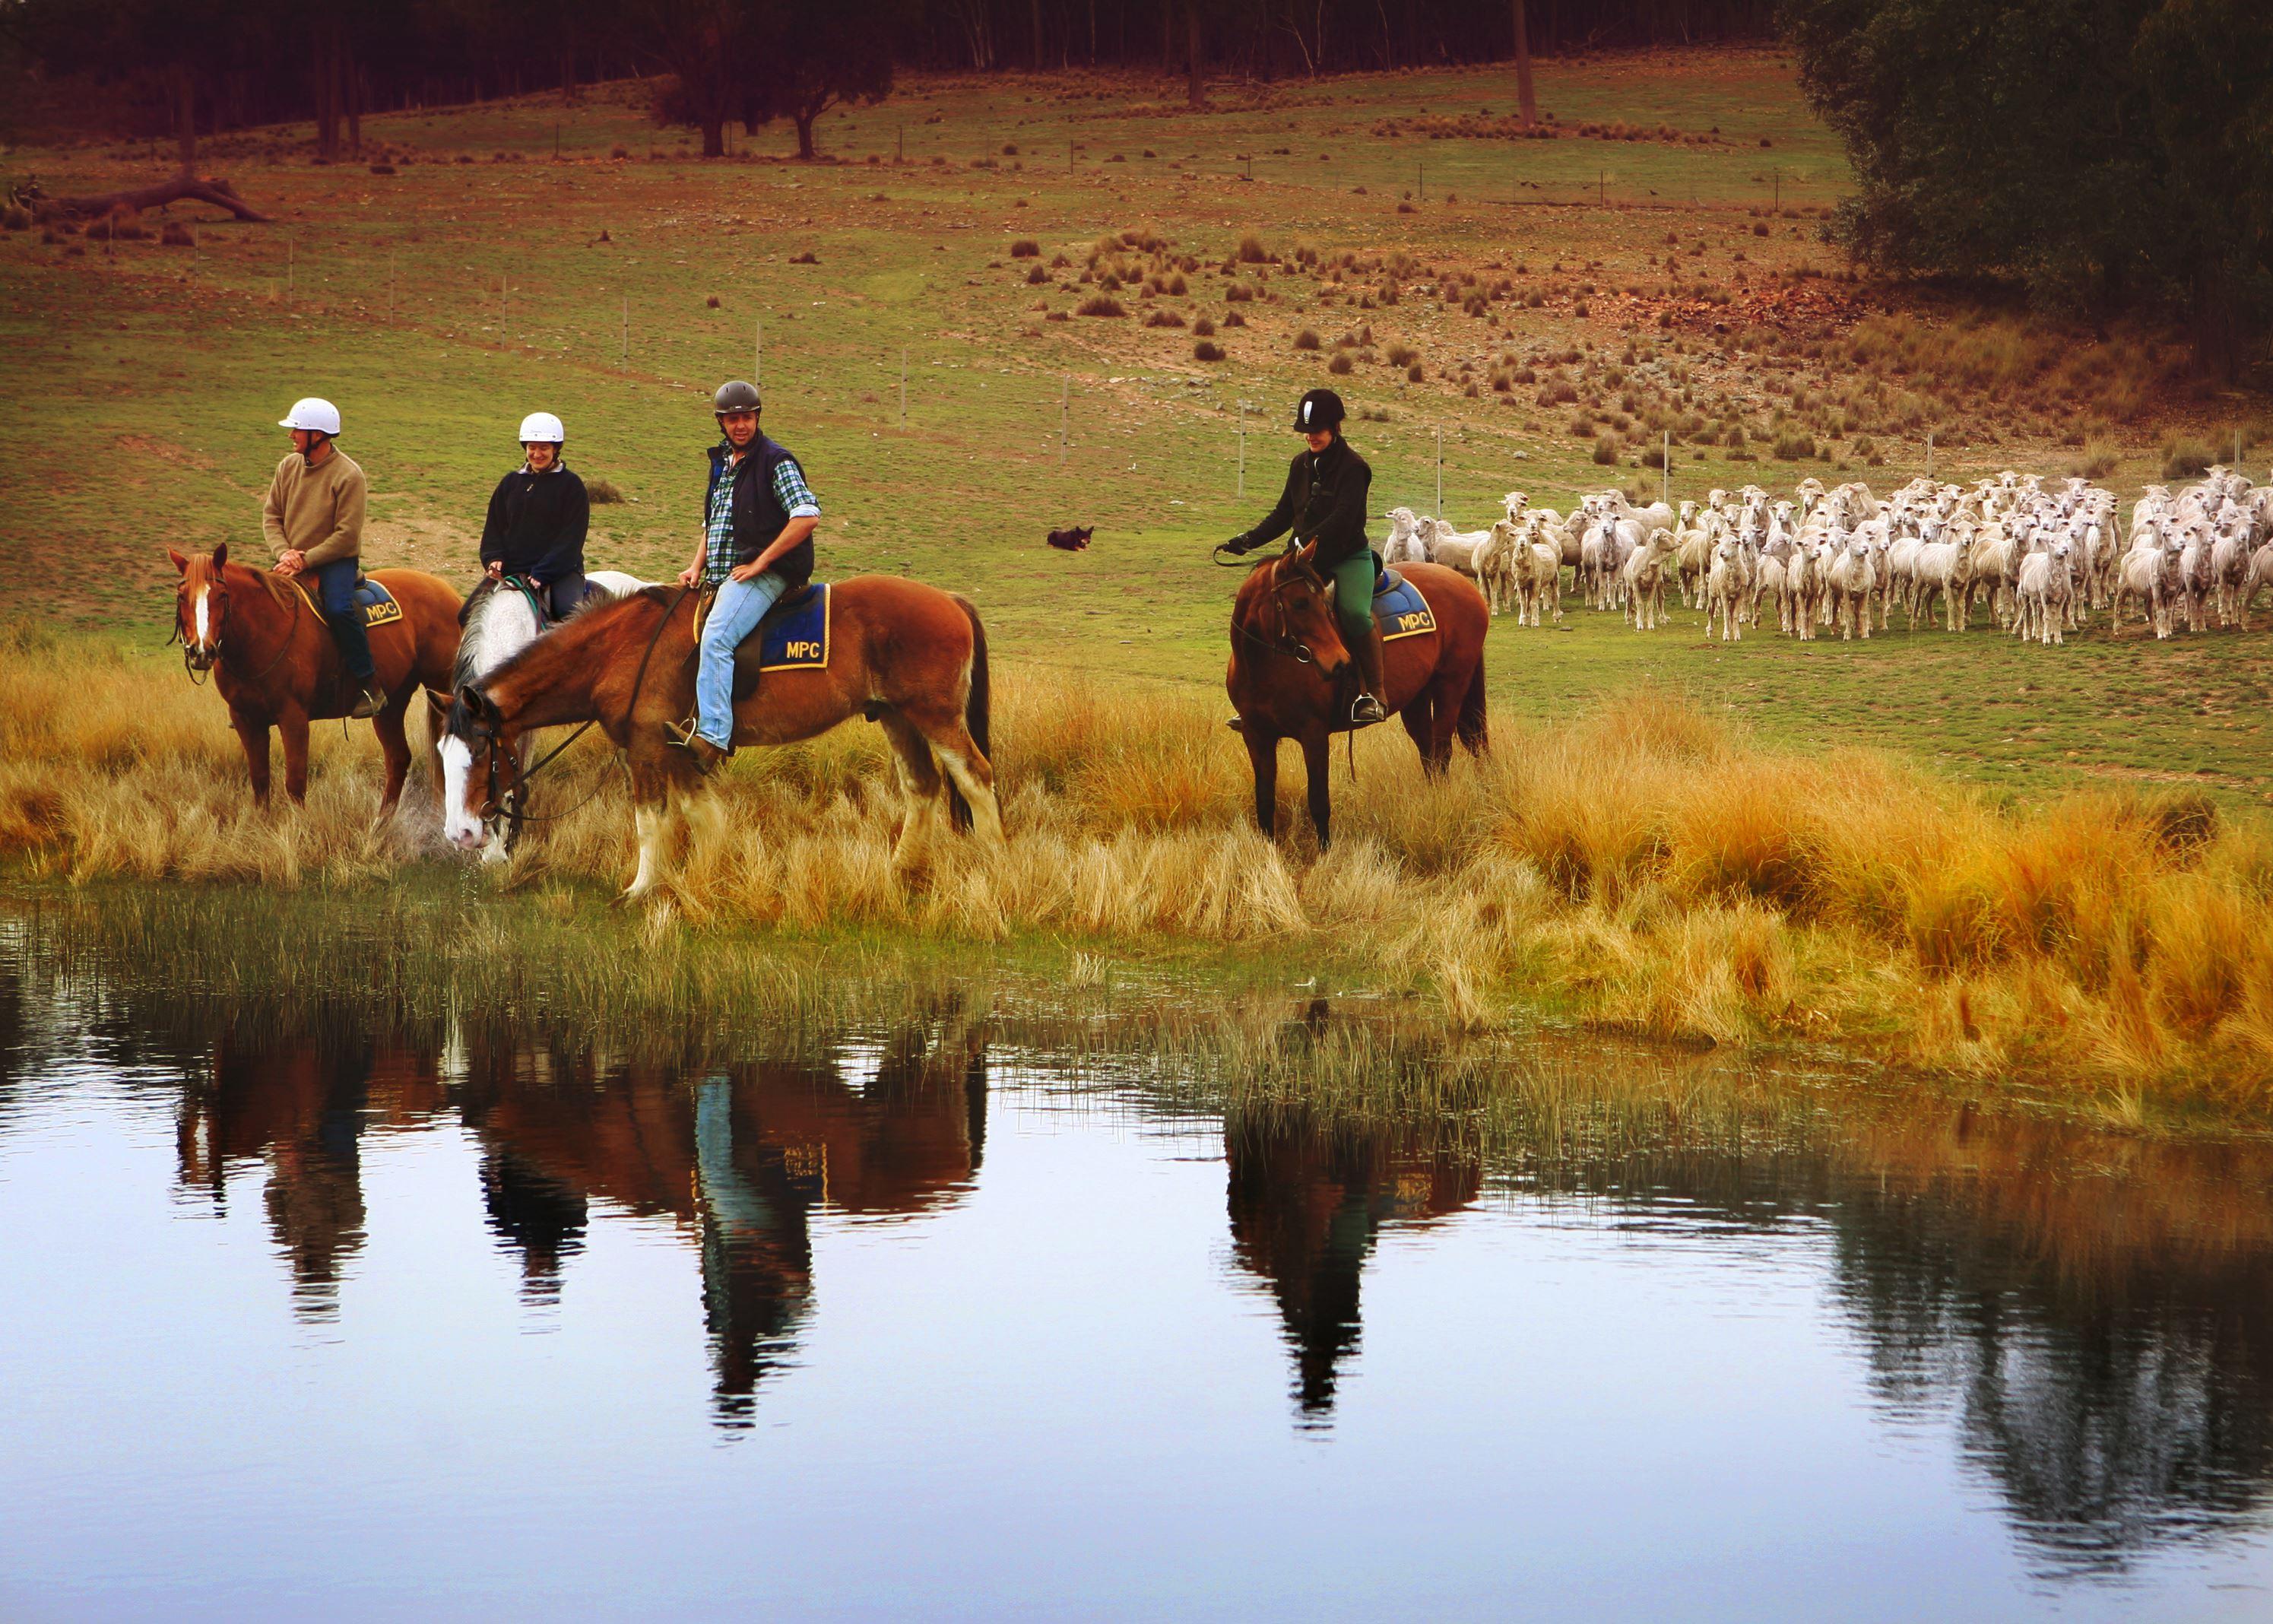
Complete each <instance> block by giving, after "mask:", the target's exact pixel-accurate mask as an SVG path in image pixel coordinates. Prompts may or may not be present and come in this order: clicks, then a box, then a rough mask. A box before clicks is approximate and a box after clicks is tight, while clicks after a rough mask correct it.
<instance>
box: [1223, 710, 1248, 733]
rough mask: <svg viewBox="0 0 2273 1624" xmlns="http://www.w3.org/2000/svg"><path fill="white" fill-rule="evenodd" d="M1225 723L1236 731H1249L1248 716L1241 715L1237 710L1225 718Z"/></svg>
mask: <svg viewBox="0 0 2273 1624" xmlns="http://www.w3.org/2000/svg"><path fill="white" fill-rule="evenodd" d="M1223 725H1224V726H1226V727H1228V728H1229V729H1231V731H1232V732H1234V733H1245V732H1246V731H1247V718H1245V717H1243V716H1242V715H1240V714H1239V713H1238V712H1237V711H1234V712H1232V714H1231V715H1229V716H1227V717H1226V718H1223Z"/></svg>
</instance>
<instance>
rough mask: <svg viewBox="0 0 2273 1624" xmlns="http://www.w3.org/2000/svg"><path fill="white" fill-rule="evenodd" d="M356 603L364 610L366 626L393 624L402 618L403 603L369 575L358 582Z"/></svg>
mask: <svg viewBox="0 0 2273 1624" xmlns="http://www.w3.org/2000/svg"><path fill="white" fill-rule="evenodd" d="M355 605H356V608H358V609H360V610H362V611H363V623H364V625H365V626H392V625H394V622H395V621H397V620H401V618H402V605H401V604H398V603H396V602H395V601H394V594H393V593H392V592H390V591H388V590H386V588H385V587H383V586H381V585H379V583H378V582H376V581H374V580H372V579H371V577H370V576H369V575H365V576H364V578H363V579H362V580H360V581H358V582H356V590H355Z"/></svg>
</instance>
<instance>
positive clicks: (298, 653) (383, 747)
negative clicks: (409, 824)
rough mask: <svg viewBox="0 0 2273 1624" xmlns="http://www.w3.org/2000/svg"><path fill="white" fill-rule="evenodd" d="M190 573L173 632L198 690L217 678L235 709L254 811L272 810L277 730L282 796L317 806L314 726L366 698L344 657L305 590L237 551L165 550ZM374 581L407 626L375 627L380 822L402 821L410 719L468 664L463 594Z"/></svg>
mask: <svg viewBox="0 0 2273 1624" xmlns="http://www.w3.org/2000/svg"><path fill="white" fill-rule="evenodd" d="M166 556H167V557H168V558H169V559H171V560H173V561H174V568H176V570H177V571H179V572H180V574H181V577H182V578H181V583H180V584H179V585H178V586H177V587H176V589H175V592H174V630H175V632H176V635H178V636H179V637H180V638H181V640H182V660H183V663H184V665H186V666H187V667H188V668H189V671H190V673H191V680H196V679H197V677H198V676H199V674H201V673H206V672H211V673H213V681H214V688H218V689H219V690H220V691H221V700H222V702H223V703H226V704H227V705H228V706H229V726H231V727H232V728H234V729H236V736H237V739H238V741H239V742H241V743H242V744H243V745H244V766H245V771H246V773H247V774H248V775H249V776H250V777H251V780H252V801H253V804H254V805H255V806H264V807H265V806H266V805H267V804H268V731H269V729H270V728H272V727H273V728H274V729H275V730H276V731H277V733H279V734H281V736H282V738H283V741H284V793H286V794H288V795H289V796H291V797H292V799H293V801H295V802H296V803H299V804H305V802H306V801H307V799H308V724H309V723H310V722H311V721H323V720H326V719H328V718H333V717H344V716H345V715H347V713H348V712H349V711H350V710H351V709H353V708H354V705H355V702H356V699H357V698H358V697H360V695H357V694H356V692H355V691H354V689H353V688H350V687H349V684H348V683H347V681H346V680H345V679H344V676H343V674H342V673H341V668H340V653H339V646H338V645H337V644H336V643H334V642H333V640H332V632H331V628H329V627H327V626H326V625H325V624H324V617H323V614H322V613H321V611H319V609H318V608H317V606H316V605H315V603H314V602H313V600H311V598H309V596H308V593H307V592H306V590H304V589H303V588H302V587H301V586H300V585H299V583H296V582H294V581H290V580H288V579H286V578H285V577H284V576H282V575H277V574H276V573H275V572H274V570H268V569H253V568H248V567H247V566H245V565H243V564H232V563H230V562H229V544H228V543H227V542H223V543H221V545H219V546H217V547H215V548H214V550H213V551H212V552H211V553H179V552H176V551H175V550H174V549H173V548H171V547H169V548H167V549H166ZM371 579H372V580H374V581H376V582H378V583H379V584H380V585H382V586H384V587H385V588H386V590H387V591H388V592H390V593H391V594H393V595H394V601H395V602H396V603H397V604H399V605H401V607H402V618H401V620H396V621H394V622H392V623H391V624H388V625H384V626H374V627H372V628H371V664H372V667H373V669H374V671H375V672H376V673H377V677H378V681H379V687H380V688H382V689H384V690H385V691H386V709H384V710H382V711H380V712H379V714H378V715H377V716H375V717H373V718H371V728H372V730H373V731H374V732H375V733H378V734H379V749H380V751H381V753H383V754H384V755H385V756H386V791H385V793H383V794H382V795H381V796H380V797H379V818H378V822H379V823H385V822H386V820H387V819H388V818H390V817H392V816H394V808H395V807H396V805H397V803H399V802H400V801H401V799H402V778H403V775H404V773H405V772H407V771H409V766H410V741H409V740H408V739H407V738H406V737H404V734H403V727H402V723H403V717H404V714H405V713H406V712H407V711H409V708H410V700H411V696H412V695H414V694H416V692H417V691H418V690H419V689H420V688H425V689H427V690H428V691H429V692H431V693H433V694H436V695H446V694H447V693H448V692H449V691H450V666H451V662H452V661H453V660H454V659H455V658H457V653H458V605H459V598H458V594H457V591H456V590H455V589H454V588H453V587H452V586H451V585H450V583H448V582H446V581H445V580H443V579H442V578H441V577H440V576H439V575H428V574H427V573H426V572H425V571H424V570H422V569H380V570H374V571H372V572H371Z"/></svg>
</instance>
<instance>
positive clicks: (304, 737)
mask: <svg viewBox="0 0 2273 1624" xmlns="http://www.w3.org/2000/svg"><path fill="white" fill-rule="evenodd" d="M276 731H277V733H279V734H280V735H281V736H282V738H283V741H284V793H286V794H288V795H289V796H291V797H292V801H293V804H294V805H295V806H303V807H304V806H306V805H307V804H308V713H307V712H306V711H297V710H294V711H286V712H284V714H283V715H281V716H280V717H278V718H276ZM262 754H263V755H266V748H264V749H263V751H262Z"/></svg>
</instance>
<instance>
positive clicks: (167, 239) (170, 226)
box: [158, 220, 198, 248]
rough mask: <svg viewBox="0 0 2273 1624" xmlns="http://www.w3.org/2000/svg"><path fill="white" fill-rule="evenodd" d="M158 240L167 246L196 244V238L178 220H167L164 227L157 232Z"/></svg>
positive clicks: (192, 245)
mask: <svg viewBox="0 0 2273 1624" xmlns="http://www.w3.org/2000/svg"><path fill="white" fill-rule="evenodd" d="M158 240H159V241H160V242H161V243H163V244H165V245H166V246H167V247H169V248H191V247H194V246H195V245H196V244H197V240H198V239H197V238H196V237H192V236H191V234H190V229H189V227H187V226H185V225H184V224H183V223H182V222H180V221H178V220H169V221H168V222H166V227H165V229H163V230H162V231H161V232H159V233H158Z"/></svg>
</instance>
